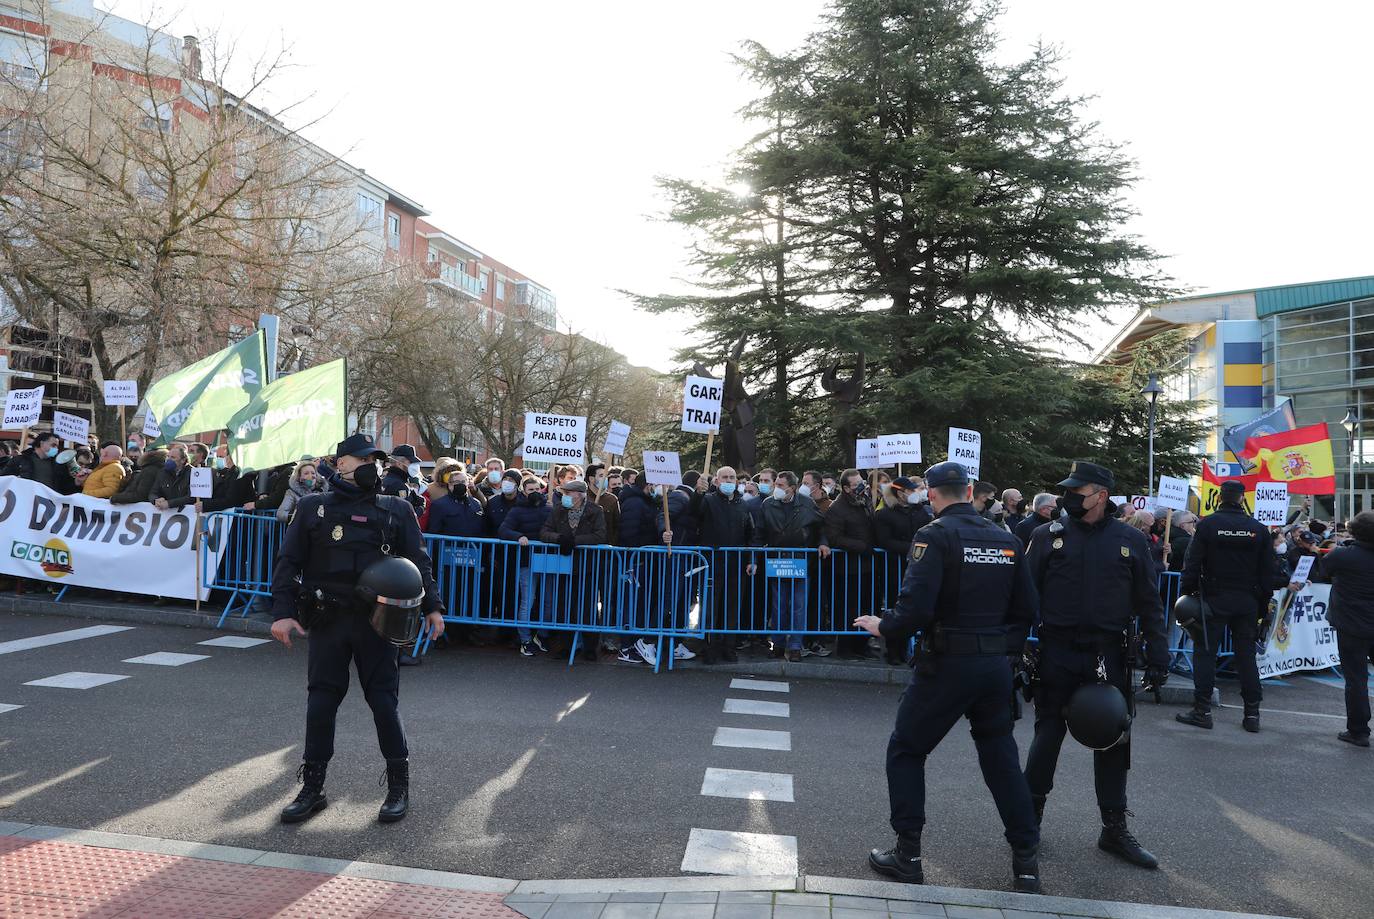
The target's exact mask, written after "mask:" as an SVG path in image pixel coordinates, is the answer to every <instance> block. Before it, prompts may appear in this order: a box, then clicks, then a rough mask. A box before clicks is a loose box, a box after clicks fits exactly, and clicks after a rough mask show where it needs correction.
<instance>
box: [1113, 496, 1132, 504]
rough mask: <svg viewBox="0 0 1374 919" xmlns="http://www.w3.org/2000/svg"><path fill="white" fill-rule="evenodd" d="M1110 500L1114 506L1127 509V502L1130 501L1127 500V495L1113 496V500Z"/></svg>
mask: <svg viewBox="0 0 1374 919" xmlns="http://www.w3.org/2000/svg"><path fill="white" fill-rule="evenodd" d="M1110 500H1111V502H1112V503H1113V504H1115V505H1116V506H1117V507H1125V506H1126V502H1127V501H1128V500H1130V499H1129V498H1127V497H1126V496H1125V495H1112V496H1111V498H1110Z"/></svg>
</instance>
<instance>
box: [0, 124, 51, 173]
mask: <svg viewBox="0 0 1374 919" xmlns="http://www.w3.org/2000/svg"><path fill="white" fill-rule="evenodd" d="M0 162H3V163H4V165H6V166H17V167H18V168H20V169H41V168H42V167H43V153H42V148H41V147H40V146H39V143H38V131H37V129H36V128H35V127H34V125H33V124H32V123H30V122H29V121H28V119H25V118H11V119H9V120H8V121H6V122H5V123H4V124H3V125H0Z"/></svg>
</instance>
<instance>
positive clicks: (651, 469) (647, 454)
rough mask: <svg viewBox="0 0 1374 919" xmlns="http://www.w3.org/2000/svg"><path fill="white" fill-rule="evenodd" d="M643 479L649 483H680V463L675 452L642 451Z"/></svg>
mask: <svg viewBox="0 0 1374 919" xmlns="http://www.w3.org/2000/svg"><path fill="white" fill-rule="evenodd" d="M644 481H646V482H648V483H649V484H650V485H674V486H675V485H681V484H682V463H681V461H680V460H679V459H678V455H677V454H676V453H669V452H667V451H666V450H653V451H649V450H645V451H644Z"/></svg>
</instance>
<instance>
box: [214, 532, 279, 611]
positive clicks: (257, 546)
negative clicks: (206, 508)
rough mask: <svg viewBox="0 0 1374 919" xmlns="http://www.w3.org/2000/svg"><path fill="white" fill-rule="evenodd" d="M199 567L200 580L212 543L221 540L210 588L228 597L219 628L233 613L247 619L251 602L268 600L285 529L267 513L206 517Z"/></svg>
mask: <svg viewBox="0 0 1374 919" xmlns="http://www.w3.org/2000/svg"><path fill="white" fill-rule="evenodd" d="M201 527H202V533H203V536H204V538H203V539H202V541H201V552H200V564H201V570H202V577H204V575H206V574H208V573H209V560H210V559H211V558H213V554H212V550H213V549H214V547H215V546H216V544H217V543H216V540H225V545H224V554H223V555H222V556H221V557H220V562H219V566H218V568H217V569H216V571H215V579H214V587H215V589H216V590H224V591H228V593H229V600H228V602H226V603H225V605H224V612H222V613H221V614H220V617H219V626H221V627H222V626H223V625H224V620H226V619H228V618H229V614H230V613H232V612H233V611H234V610H235V609H239V610H240V615H241V616H247V615H248V613H249V611H250V610H251V609H252V605H253V601H254V600H256V599H258V598H259V597H261V598H269V597H271V596H272V564H273V562H275V561H276V558H277V551H278V550H279V549H280V548H281V538H282V534H283V533H284V532H285V531H286V527H285V526H284V525H283V524H281V523H279V522H278V521H277V517H276V515H275V514H274V513H272V512H271V511H245V510H232V511H222V512H218V513H214V514H207V515H205V517H204V518H203V520H202V522H201Z"/></svg>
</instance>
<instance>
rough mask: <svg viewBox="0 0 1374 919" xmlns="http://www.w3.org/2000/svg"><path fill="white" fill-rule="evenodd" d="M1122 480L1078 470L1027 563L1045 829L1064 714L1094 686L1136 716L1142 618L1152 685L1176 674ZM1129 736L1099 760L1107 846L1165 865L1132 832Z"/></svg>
mask: <svg viewBox="0 0 1374 919" xmlns="http://www.w3.org/2000/svg"><path fill="white" fill-rule="evenodd" d="M1114 484H1115V478H1114V477H1113V476H1112V473H1111V470H1109V469H1107V468H1105V467H1103V466H1099V465H1097V464H1095V463H1085V462H1075V463H1074V464H1073V468H1072V469H1071V470H1070V472H1069V477H1068V478H1067V479H1065V480H1064V481H1062V482H1060V483H1059V485H1060V487H1061V488H1063V489H1065V491H1064V495H1063V497H1062V498H1061V499H1060V501H1061V505H1062V508H1063V511H1064V513H1063V514H1062V515H1061V516H1060V518H1059V519H1058V520H1055V521H1053V522H1051V523H1047V524H1044V525H1042V526H1040V527H1038V528H1036V530H1035V533H1034V534H1033V535H1032V536H1031V545H1030V551H1029V553H1028V556H1027V558H1028V561H1029V566H1030V572H1031V579H1032V581H1034V583H1035V586H1036V588H1037V590H1038V591H1039V597H1040V624H1039V628H1038V629H1037V634H1038V636H1039V639H1040V640H1039V648H1038V653H1039V661H1038V667H1037V675H1038V683H1037V685H1036V692H1035V739H1034V740H1032V741H1031V747H1030V753H1029V754H1028V755H1027V757H1026V780H1027V782H1028V783H1029V784H1030V790H1031V796H1032V799H1033V801H1034V802H1035V815H1036V820H1037V822H1038V821H1039V820H1040V818H1041V817H1043V815H1044V811H1045V800H1046V798H1047V797H1048V796H1049V793H1050V789H1051V788H1053V787H1054V770H1055V765H1056V764H1057V763H1058V761H1059V747H1060V745H1061V744H1063V742H1064V734H1065V732H1066V731H1067V723H1066V722H1065V718H1064V710H1065V707H1066V706H1067V705H1068V703H1069V700H1070V699H1071V698H1072V697H1073V694H1074V691H1075V690H1077V689H1078V688H1079V687H1080V686H1083V685H1085V684H1089V683H1097V682H1102V681H1103V679H1104V678H1105V682H1107V683H1110V684H1112V685H1114V686H1116V687H1117V688H1118V689H1119V690H1121V692H1122V694H1123V695H1124V696H1125V698H1126V701H1127V704H1128V706H1130V710H1131V711H1134V698H1135V697H1134V689H1135V688H1134V687H1133V686H1131V685H1130V681H1129V679H1128V677H1127V660H1126V656H1127V654H1128V653H1129V650H1130V649H1128V647H1127V644H1128V640H1129V633H1130V632H1131V622H1132V619H1134V618H1135V617H1137V616H1138V617H1139V618H1140V627H1141V631H1142V632H1143V633H1144V635H1145V637H1146V638H1147V639H1148V642H1149V652H1148V663H1147V666H1146V683H1147V684H1149V685H1152V686H1156V687H1158V686H1161V685H1163V683H1164V680H1165V679H1166V678H1167V676H1168V665H1169V646H1168V641H1167V638H1166V636H1165V631H1164V607H1163V602H1162V601H1161V599H1160V596H1159V582H1158V577H1157V576H1156V574H1155V569H1154V563H1153V562H1151V560H1150V547H1149V544H1148V543H1147V542H1146V541H1145V534H1143V533H1141V532H1140V531H1139V530H1137V529H1135V528H1134V527H1131V526H1128V525H1127V524H1125V523H1122V522H1121V521H1120V520H1116V519H1114V516H1115V510H1116V508H1115V505H1113V504H1112V502H1111V501H1110V500H1109V495H1110V494H1111V490H1112V487H1113V486H1114ZM1129 743H1130V736H1129V734H1126V735H1125V737H1124V739H1123V740H1122V741H1121V742H1119V743H1117V744H1115V745H1113V746H1111V747H1109V748H1108V749H1105V750H1099V751H1096V752H1094V753H1093V774H1094V778H1095V780H1096V786H1097V804H1098V807H1100V808H1101V810H1102V824H1103V829H1102V835H1101V836H1100V837H1099V838H1098V841H1097V845H1098V848H1100V849H1102V850H1103V851H1105V852H1109V853H1111V854H1112V855H1115V856H1117V857H1118V858H1121V859H1123V860H1125V861H1128V862H1130V863H1131V864H1133V865H1139V866H1140V867H1142V868H1158V867H1159V860H1158V859H1156V858H1155V857H1154V856H1153V855H1151V854H1150V853H1149V852H1147V851H1146V850H1145V849H1143V848H1142V847H1141V845H1140V843H1138V842H1137V841H1136V839H1135V837H1134V836H1132V835H1131V832H1130V830H1129V829H1128V828H1127V826H1126V771H1127V769H1129V768H1130V746H1129Z"/></svg>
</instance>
